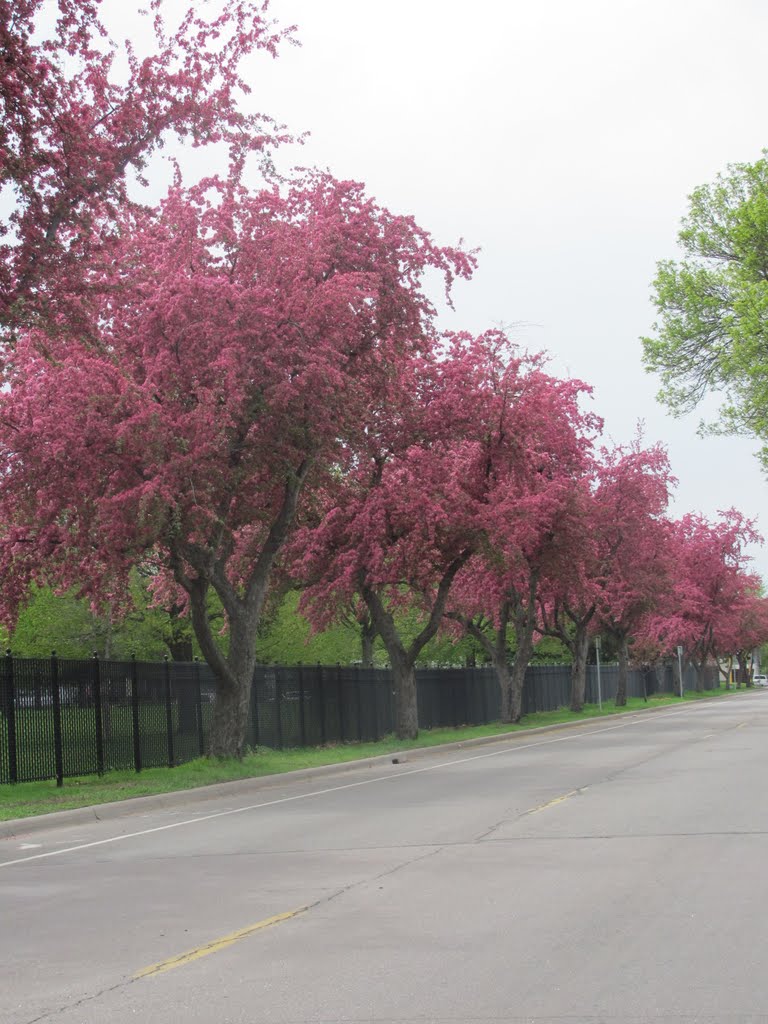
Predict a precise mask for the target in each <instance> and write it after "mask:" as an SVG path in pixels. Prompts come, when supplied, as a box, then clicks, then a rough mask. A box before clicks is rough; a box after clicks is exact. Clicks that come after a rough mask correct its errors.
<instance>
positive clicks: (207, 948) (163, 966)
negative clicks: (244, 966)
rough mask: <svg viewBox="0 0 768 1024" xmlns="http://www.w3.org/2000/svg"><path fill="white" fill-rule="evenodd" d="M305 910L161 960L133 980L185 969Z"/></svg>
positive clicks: (276, 917) (278, 916) (279, 917)
mask: <svg viewBox="0 0 768 1024" xmlns="http://www.w3.org/2000/svg"><path fill="white" fill-rule="evenodd" d="M305 910H309V907H299V908H298V909H297V910H289V911H287V912H286V913H285V914H275V915H274V917H266V918H264V920H263V921H257V922H256V924H252V925H249V926H248V927H247V928H241V929H240V930H239V931H237V932H230V934H229V935H223V936H222V937H221V938H220V939H214V940H213V941H212V942H206V944H205V945H204V946H198V947H197V948H196V949H190V950H188V951H187V952H186V953H179V955H178V956H172V957H170V958H169V959H168V960H161V961H160V963H157V964H152V966H151V967H145V968H144V969H143V970H141V971H138V973H136V974H134V975H133V980H134V981H137V980H138V979H139V978H149V977H151V976H152V975H155V974H163V973H164V972H165V971H171V970H173V968H174V967H183V965H184V964H188V963H190V962H191V961H192V960H199V959H200V958H201V957H204V956H208V955H209V954H211V953H218V952H219V951H220V950H222V949H227V947H228V946H233V945H234V944H235V943H236V942H239V941H240V939H245V938H247V937H248V936H249V935H253V933H254V932H258V931H261V929H262V928H269V927H270V926H271V925H273V924H279V923H280V922H281V921H287V920H289V918H291V917H297V916H298V915H299V914H303V913H304V911H305Z"/></svg>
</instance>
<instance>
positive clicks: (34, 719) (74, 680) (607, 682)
mask: <svg viewBox="0 0 768 1024" xmlns="http://www.w3.org/2000/svg"><path fill="white" fill-rule="evenodd" d="M587 672H588V676H587V693H586V699H587V703H597V699H598V689H597V687H598V681H597V673H596V669H595V667H594V666H589V667H588V670H587ZM617 681H618V669H617V667H616V666H610V665H609V666H604V667H603V668H602V671H601V690H602V699H603V700H612V699H613V698H614V697H615V695H616V685H617ZM416 684H417V694H418V709H419V726H420V728H422V729H432V728H440V727H446V726H460V725H483V724H486V723H488V722H493V721H497V720H498V719H499V717H500V701H499V690H498V684H497V682H496V676H495V674H494V672H493V670H492V669H490V668H438V669H418V670H417V672H416ZM694 685H695V675H694V673H693V671H692V670H690V669H689V670H688V671H687V672H686V674H685V686H686V688H693V687H694ZM716 685H717V671H716V669H712V678H711V679H710V680H709V681H708V682H707V686H716ZM673 688H674V680H673V678H672V671H671V668H670V669H668V670H667V671H666V672H664V673H663V674H662V677H661V678H658V677H657V676H656V675H655V674H649V673H643V672H641V671H639V670H635V671H632V672H630V676H629V695H630V696H643V695H644V694H646V693H648V694H650V693H652V692H654V691H655V690H657V689H660V690H663V691H666V692H671V691H672V690H673ZM214 696H215V681H214V677H213V674H212V672H211V670H210V668H209V667H208V666H207V665H205V664H203V663H201V662H194V663H180V662H169V661H166V662H159V663H155V662H137V661H134V660H132V661H112V662H108V661H99V660H98V659H96V658H94V659H92V660H83V661H75V660H65V659H60V658H56V657H52V658H12V657H10V656H6V657H5V658H2V659H0V783H9V782H26V781H33V780H40V779H54V778H55V779H56V780H57V782H59V783H61V781H62V780H63V779H64V778H65V777H71V776H77V775H89V774H95V773H101V772H104V771H109V770H115V769H128V770H136V771H140V770H141V769H142V768H149V767H157V766H160V765H169V766H173V765H177V764H181V763H183V762H185V761H190V760H192V759H194V758H196V757H199V756H201V755H202V754H204V753H205V750H206V745H207V740H208V732H209V729H210V721H211V713H212V710H213V703H214ZM569 701H570V666H568V665H548V666H531V667H530V668H529V669H528V671H527V673H526V677H525V687H524V690H523V714H525V715H528V714H531V713H532V712H535V711H553V710H556V709H557V708H559V707H564V706H567V705H568V703H569ZM393 729H394V703H393V694H392V677H391V673H390V671H389V669H364V668H360V667H355V666H351V667H348V666H341V665H337V666H321V665H297V666H293V667H285V666H270V665H259V666H257V668H256V671H255V674H254V681H253V689H252V692H251V712H250V716H249V722H248V734H247V742H248V744H249V745H250V746H254V747H255V746H266V747H274V748H282V747H303V746H321V745H324V744H329V743H343V742H348V741H356V742H360V741H366V740H377V739H380V738H381V737H382V736H384V735H387V734H388V733H391V732H392V731H393Z"/></svg>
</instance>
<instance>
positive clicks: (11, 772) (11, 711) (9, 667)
mask: <svg viewBox="0 0 768 1024" xmlns="http://www.w3.org/2000/svg"><path fill="white" fill-rule="evenodd" d="M5 713H6V717H7V721H8V781H9V782H18V781H19V765H18V761H17V759H16V757H17V755H16V687H15V686H14V683H13V654H12V653H11V648H10V647H8V648H7V649H6V652H5Z"/></svg>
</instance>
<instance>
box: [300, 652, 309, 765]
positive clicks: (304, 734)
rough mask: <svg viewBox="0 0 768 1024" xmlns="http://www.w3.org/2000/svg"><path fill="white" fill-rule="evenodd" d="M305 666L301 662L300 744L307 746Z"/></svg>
mask: <svg viewBox="0 0 768 1024" xmlns="http://www.w3.org/2000/svg"><path fill="white" fill-rule="evenodd" d="M304 710H305V709H304V666H303V665H302V663H301V662H299V743H300V745H301V746H302V747H306V745H307V723H306V719H305V717H304Z"/></svg>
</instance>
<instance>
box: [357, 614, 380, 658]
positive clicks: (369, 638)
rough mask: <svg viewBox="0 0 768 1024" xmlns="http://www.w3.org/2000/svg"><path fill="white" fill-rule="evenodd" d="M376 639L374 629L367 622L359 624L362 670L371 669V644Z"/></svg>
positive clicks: (370, 623)
mask: <svg viewBox="0 0 768 1024" xmlns="http://www.w3.org/2000/svg"><path fill="white" fill-rule="evenodd" d="M375 639H376V627H375V626H374V625H373V623H372V622H371V621H370V620H369V621H367V622H362V623H361V624H360V647H361V651H362V665H363V668H373V643H374V641H375Z"/></svg>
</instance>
